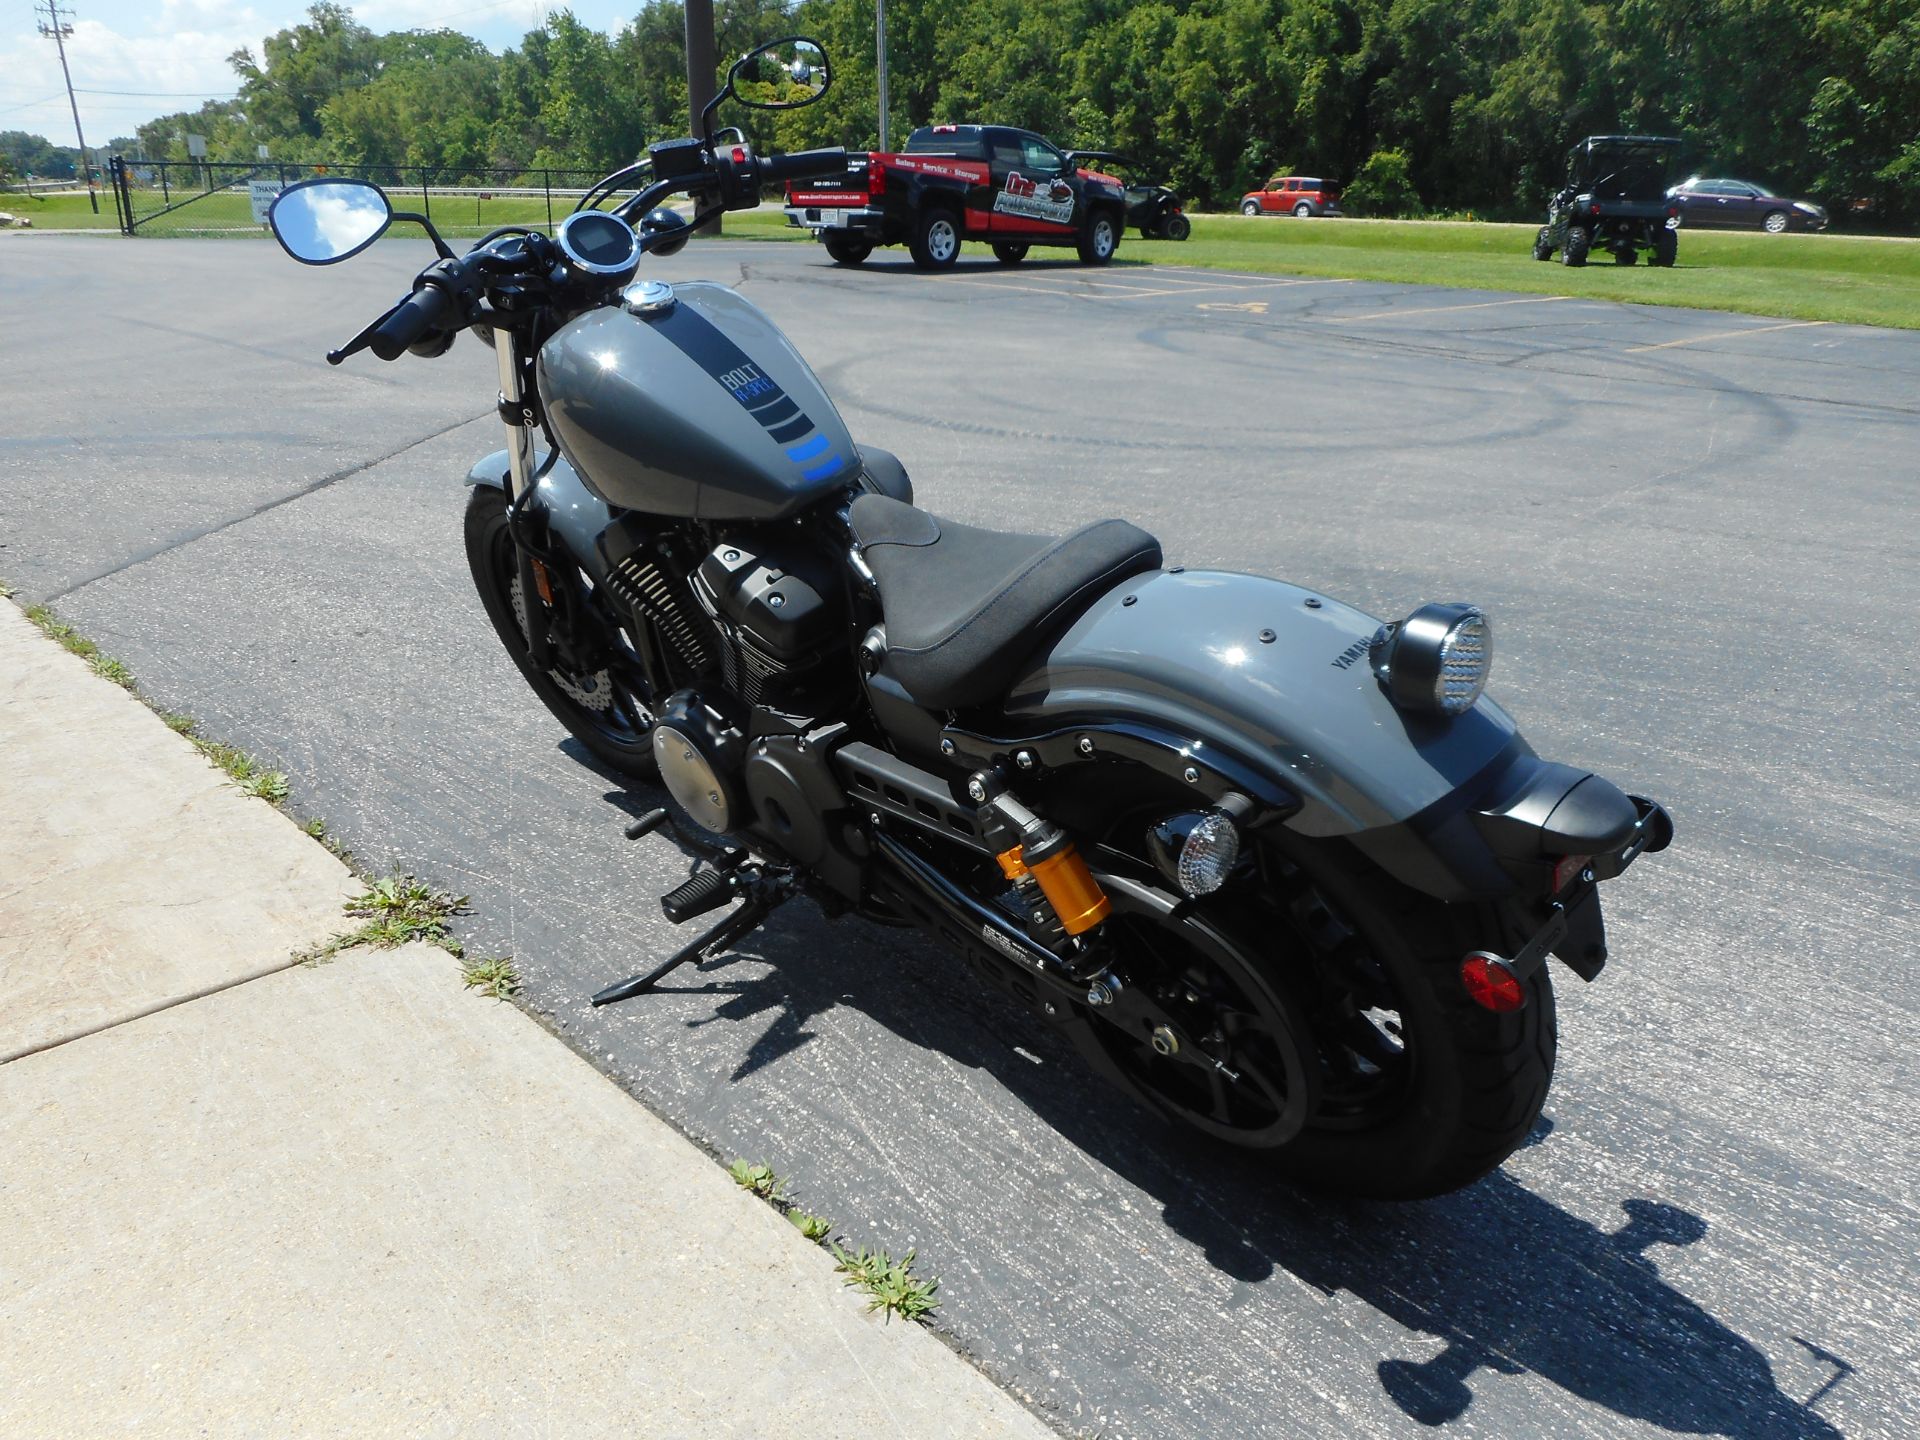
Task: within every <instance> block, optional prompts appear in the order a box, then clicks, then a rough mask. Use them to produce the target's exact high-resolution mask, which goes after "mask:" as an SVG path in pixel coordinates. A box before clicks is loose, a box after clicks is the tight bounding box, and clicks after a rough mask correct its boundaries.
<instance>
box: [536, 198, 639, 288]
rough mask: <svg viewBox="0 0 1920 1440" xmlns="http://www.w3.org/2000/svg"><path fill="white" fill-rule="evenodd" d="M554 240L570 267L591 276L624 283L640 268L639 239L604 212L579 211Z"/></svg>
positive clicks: (561, 227) (561, 226)
mask: <svg viewBox="0 0 1920 1440" xmlns="http://www.w3.org/2000/svg"><path fill="white" fill-rule="evenodd" d="M554 239H555V240H556V241H558V242H559V245H560V251H561V253H562V254H563V255H565V256H566V257H567V263H568V264H569V265H570V266H572V267H573V268H574V269H575V270H576V271H580V272H583V273H585V274H588V275H603V276H605V277H607V278H608V279H611V280H624V279H626V278H627V277H628V276H630V275H631V274H633V272H634V270H635V269H636V268H637V267H638V266H639V264H640V237H639V236H638V235H635V234H634V233H633V227H632V226H631V225H629V224H627V222H626V221H624V220H622V219H620V218H619V217H617V216H614V215H609V214H608V213H607V212H606V211H604V210H580V211H576V212H575V213H574V214H572V215H569V216H568V217H567V218H566V219H565V220H563V221H562V222H561V224H560V229H559V231H558V233H557V234H556V235H555V236H554Z"/></svg>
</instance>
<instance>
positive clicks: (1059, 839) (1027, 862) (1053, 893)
mask: <svg viewBox="0 0 1920 1440" xmlns="http://www.w3.org/2000/svg"><path fill="white" fill-rule="evenodd" d="M967 794H968V796H969V797H970V798H971V799H973V800H976V801H978V802H979V803H980V810H979V815H978V818H979V824H980V832H981V834H982V835H983V836H985V837H986V840H987V843H988V845H989V846H990V847H991V848H992V849H993V851H994V858H995V859H996V860H997V861H998V862H999V864H1000V872H1001V874H1003V875H1005V876H1006V877H1007V879H1008V880H1009V881H1011V882H1012V883H1013V886H1014V888H1015V890H1016V891H1018V892H1019V894H1020V896H1021V899H1022V900H1023V901H1024V902H1026V903H1027V904H1028V906H1029V913H1043V912H1041V907H1040V905H1039V903H1038V902H1039V901H1040V900H1042V899H1044V901H1045V910H1047V911H1051V912H1052V919H1053V920H1054V921H1055V922H1057V924H1058V925H1059V927H1060V930H1061V931H1062V932H1064V933H1065V934H1066V935H1068V936H1071V937H1075V938H1077V937H1079V936H1081V935H1084V934H1086V933H1087V932H1088V931H1089V930H1092V929H1093V928H1094V927H1096V926H1097V925H1099V924H1100V922H1101V921H1103V920H1105V919H1106V918H1107V916H1109V915H1111V914H1112V913H1113V902H1112V901H1111V900H1109V899H1108V898H1107V895H1106V892H1105V891H1104V890H1102V889H1101V888H1100V882H1099V881H1097V880H1095V879H1094V878H1093V872H1092V871H1091V870H1089V869H1088V868H1087V862H1086V860H1085V859H1084V858H1082V856H1081V854H1080V851H1079V850H1078V849H1077V848H1076V847H1075V845H1074V843H1073V839H1072V837H1071V836H1069V835H1068V834H1067V832H1066V831H1064V830H1062V829H1061V828H1060V827H1059V826H1058V825H1055V824H1054V823H1053V822H1052V821H1050V820H1046V819H1043V818H1042V817H1040V816H1038V815H1036V814H1034V813H1033V811H1031V810H1029V809H1028V808H1027V807H1026V806H1025V805H1023V804H1021V803H1020V801H1019V800H1017V799H1015V798H1014V797H1013V796H1012V795H1010V794H1009V793H1007V789H1006V781H1005V780H1004V779H1003V778H1002V777H1001V775H1000V774H999V772H998V771H981V772H980V773H979V774H977V775H975V776H974V777H973V778H972V779H970V780H969V781H968V782H967ZM1036 891H1037V892H1038V893H1037V894H1036V893H1035V892H1036ZM1046 928H1049V929H1050V928H1052V927H1051V926H1047V927H1046Z"/></svg>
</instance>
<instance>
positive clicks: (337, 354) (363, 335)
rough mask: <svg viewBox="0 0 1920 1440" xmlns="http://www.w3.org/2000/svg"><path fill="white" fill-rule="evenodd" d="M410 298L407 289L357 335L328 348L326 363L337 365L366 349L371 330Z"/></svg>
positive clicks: (384, 321) (371, 339) (376, 328)
mask: <svg viewBox="0 0 1920 1440" xmlns="http://www.w3.org/2000/svg"><path fill="white" fill-rule="evenodd" d="M412 298H413V295H412V292H411V291H409V292H408V293H407V294H406V295H404V296H402V297H401V298H400V299H399V300H398V301H396V302H395V303H394V304H393V305H392V306H391V307H390V308H388V309H387V310H385V311H383V312H382V313H381V314H380V315H379V316H378V318H376V319H375V320H374V321H373V322H372V323H371V324H370V325H368V326H367V328H366V329H364V330H362V331H361V332H360V333H359V334H358V335H356V336H354V337H353V338H352V339H351V340H349V341H347V343H346V344H344V345H342V346H341V347H340V348H339V349H338V350H329V351H328V352H327V364H329V365H338V364H339V363H340V362H341V361H342V360H345V359H346V358H347V357H348V356H349V355H358V354H359V353H360V352H361V351H362V350H364V349H366V348H367V346H369V345H371V344H372V343H373V332H374V331H376V330H378V329H379V328H380V327H381V326H382V325H384V324H386V323H387V320H388V318H389V317H390V316H391V315H392V314H393V312H394V311H395V310H398V309H399V308H400V307H401V306H402V305H404V304H406V303H407V301H408V300H410V299H412Z"/></svg>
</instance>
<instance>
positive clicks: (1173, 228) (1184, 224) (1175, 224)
mask: <svg viewBox="0 0 1920 1440" xmlns="http://www.w3.org/2000/svg"><path fill="white" fill-rule="evenodd" d="M1191 234H1193V222H1192V221H1191V220H1189V219H1187V217H1186V216H1184V215H1169V216H1168V217H1167V239H1169V240H1184V239H1186V238H1187V237H1188V236H1189V235H1191Z"/></svg>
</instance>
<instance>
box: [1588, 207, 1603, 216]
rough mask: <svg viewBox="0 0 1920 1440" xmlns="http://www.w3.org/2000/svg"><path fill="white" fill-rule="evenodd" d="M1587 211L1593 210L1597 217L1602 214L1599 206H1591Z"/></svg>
mask: <svg viewBox="0 0 1920 1440" xmlns="http://www.w3.org/2000/svg"><path fill="white" fill-rule="evenodd" d="M1587 209H1589V210H1591V211H1592V212H1593V213H1594V214H1595V215H1598V214H1599V213H1600V207H1599V206H1598V205H1589V206H1588V207H1587Z"/></svg>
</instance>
